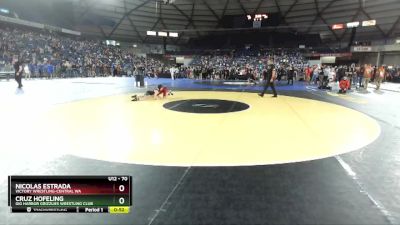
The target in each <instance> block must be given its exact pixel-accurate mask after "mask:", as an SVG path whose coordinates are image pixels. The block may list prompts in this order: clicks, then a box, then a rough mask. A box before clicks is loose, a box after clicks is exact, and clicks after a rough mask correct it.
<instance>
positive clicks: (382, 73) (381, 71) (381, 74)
mask: <svg viewBox="0 0 400 225" xmlns="http://www.w3.org/2000/svg"><path fill="white" fill-rule="evenodd" d="M385 74H386V70H385V68H384V67H383V66H381V67H379V69H378V73H377V75H376V76H375V84H376V90H379V89H380V88H381V84H382V81H383V79H384V78H385Z"/></svg>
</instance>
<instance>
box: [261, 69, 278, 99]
mask: <svg viewBox="0 0 400 225" xmlns="http://www.w3.org/2000/svg"><path fill="white" fill-rule="evenodd" d="M263 76H264V80H265V86H264V90H263V92H262V93H260V94H258V95H259V96H261V97H264V94H265V92H266V91H267V89H268V87H269V86H271V89H272V92H273V93H274V95H273V96H272V97H274V98H276V97H278V94H277V93H276V90H275V84H274V81H275V79H276V77H277V74H276V70H275V67H274V65H270V66H268V70H267V71H265V70H264V72H263Z"/></svg>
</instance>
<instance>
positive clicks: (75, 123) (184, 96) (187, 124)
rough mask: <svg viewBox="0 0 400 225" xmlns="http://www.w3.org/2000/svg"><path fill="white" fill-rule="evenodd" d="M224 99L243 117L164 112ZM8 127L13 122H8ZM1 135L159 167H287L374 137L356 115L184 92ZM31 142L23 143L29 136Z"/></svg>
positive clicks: (80, 107)
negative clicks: (182, 103)
mask: <svg viewBox="0 0 400 225" xmlns="http://www.w3.org/2000/svg"><path fill="white" fill-rule="evenodd" d="M196 98H201V99H222V100H227V101H235V102H236V101H237V102H243V103H246V104H248V105H249V106H250V108H248V109H247V110H244V111H239V112H234V113H220V114H196V113H182V112H176V111H172V110H168V109H165V108H164V107H163V105H164V104H165V103H168V102H172V101H179V100H188V99H196ZM10 123H11V122H10ZM20 132H21V131H20V130H18V129H15V130H10V131H7V132H4V134H3V136H4V137H3V141H2V146H4V147H6V148H7V150H8V151H15V152H21V151H27V149H35V154H38V155H43V156H44V155H45V154H47V153H49V154H50V153H52V154H59V155H74V156H78V157H84V158H90V159H97V160H105V161H111V162H120V163H133V164H144V165H157V166H250V165H269V164H280V163H293V162H300V161H309V160H315V159H322V158H326V157H330V156H335V155H338V154H342V153H347V152H350V151H354V150H358V149H361V148H362V147H364V146H366V145H368V144H370V143H371V142H373V141H374V140H375V139H376V138H377V137H378V136H379V134H380V127H379V125H378V124H377V122H376V121H375V120H374V119H372V118H370V117H369V116H367V115H365V114H363V113H360V112H358V111H355V110H352V109H349V108H346V107H343V106H340V105H336V104H331V103H326V102H322V101H315V100H310V99H304V98H297V97H288V96H279V97H278V98H271V97H270V96H269V95H265V97H264V98H261V97H259V96H257V94H256V93H244V92H216V91H182V92H176V93H175V94H174V95H173V96H169V98H167V99H163V100H145V101H138V102H131V101H130V96H129V95H117V96H108V97H101V98H95V99H87V100H82V101H77V102H71V103H65V104H60V105H55V106H52V107H51V108H48V109H46V110H44V111H43V112H41V113H38V115H36V116H35V118H33V119H30V120H29V124H26V126H25V128H24V134H26V135H24V140H23V141H19V142H18V144H16V142H15V141H16V139H15V137H19V136H21V133H20ZM28 134H29V135H28Z"/></svg>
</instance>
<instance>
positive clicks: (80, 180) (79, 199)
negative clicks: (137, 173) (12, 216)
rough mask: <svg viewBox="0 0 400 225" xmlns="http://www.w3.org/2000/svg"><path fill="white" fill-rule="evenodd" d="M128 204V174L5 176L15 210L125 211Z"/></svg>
mask: <svg viewBox="0 0 400 225" xmlns="http://www.w3.org/2000/svg"><path fill="white" fill-rule="evenodd" d="M131 205H132V177H131V176H115V175H113V176H9V177H8V206H9V207H10V208H11V212H15V213H129V206H131ZM115 209H118V210H115Z"/></svg>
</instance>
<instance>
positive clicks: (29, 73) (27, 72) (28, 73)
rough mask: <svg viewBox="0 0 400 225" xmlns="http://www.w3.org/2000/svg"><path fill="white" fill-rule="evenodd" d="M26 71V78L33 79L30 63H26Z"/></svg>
mask: <svg viewBox="0 0 400 225" xmlns="http://www.w3.org/2000/svg"><path fill="white" fill-rule="evenodd" d="M24 73H25V79H31V71H30V70H29V65H28V64H25V66H24Z"/></svg>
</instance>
